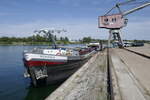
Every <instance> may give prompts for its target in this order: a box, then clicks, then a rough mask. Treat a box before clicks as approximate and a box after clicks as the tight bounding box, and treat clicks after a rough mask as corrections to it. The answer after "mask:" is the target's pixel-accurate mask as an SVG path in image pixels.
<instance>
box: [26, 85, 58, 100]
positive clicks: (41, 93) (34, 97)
mask: <svg viewBox="0 0 150 100" xmlns="http://www.w3.org/2000/svg"><path fill="white" fill-rule="evenodd" d="M60 85H61V83H57V84H53V85H47V86H42V87H37V88H35V87H33V86H32V85H30V86H29V87H28V93H27V95H26V97H25V100H44V99H45V98H46V97H47V96H49V95H50V94H51V93H52V92H53V91H54V90H55V89H56V88H57V87H59V86H60Z"/></svg>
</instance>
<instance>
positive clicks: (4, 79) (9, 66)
mask: <svg viewBox="0 0 150 100" xmlns="http://www.w3.org/2000/svg"><path fill="white" fill-rule="evenodd" d="M34 47H35V46H0V100H43V99H44V98H45V97H47V96H48V95H49V94H50V93H51V92H52V91H54V90H55V89H56V88H57V87H58V86H59V85H60V83H58V84H55V85H49V86H44V87H39V88H34V87H32V85H31V83H30V79H25V78H24V77H23V73H24V66H23V62H22V52H23V50H30V49H32V48H34Z"/></svg>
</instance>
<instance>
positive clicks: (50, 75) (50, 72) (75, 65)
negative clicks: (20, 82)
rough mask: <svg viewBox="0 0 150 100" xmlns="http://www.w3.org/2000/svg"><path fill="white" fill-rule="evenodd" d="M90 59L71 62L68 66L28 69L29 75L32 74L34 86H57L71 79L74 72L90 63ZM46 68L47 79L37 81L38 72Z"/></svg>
mask: <svg viewBox="0 0 150 100" xmlns="http://www.w3.org/2000/svg"><path fill="white" fill-rule="evenodd" d="M88 59H89V58H86V59H83V60H78V61H69V62H68V63H66V64H62V65H55V66H39V67H37V66H36V67H28V73H29V74H30V78H31V81H32V83H33V85H34V86H39V85H43V84H55V83H58V82H63V81H64V80H66V79H67V78H68V77H70V76H71V75H72V74H73V73H74V72H76V71H77V70H78V69H79V68H80V67H81V66H82V65H83V64H84V63H86V62H87V61H88ZM44 67H45V68H46V74H47V77H43V78H41V79H36V75H35V73H36V70H39V69H42V70H43V68H44Z"/></svg>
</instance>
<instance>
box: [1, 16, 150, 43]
mask: <svg viewBox="0 0 150 100" xmlns="http://www.w3.org/2000/svg"><path fill="white" fill-rule="evenodd" d="M42 28H56V29H62V28H64V29H66V30H67V32H66V33H61V34H57V35H58V36H67V37H69V38H71V39H81V38H83V37H85V36H91V37H92V38H99V39H107V38H108V30H107V29H99V28H98V26H97V20H90V19H89V20H88V21H87V20H85V19H84V20H82V19H80V20H74V21H72V20H69V21H63V22H62V21H57V22H50V21H36V22H30V23H25V24H16V25H13V24H12V25H2V24H0V33H3V34H0V36H5V35H6V36H19V37H20V36H30V35H32V33H33V31H34V30H36V29H42ZM149 32H150V21H143V22H130V23H128V26H127V27H125V28H123V34H122V36H123V37H122V38H123V39H147V40H150V33H149Z"/></svg>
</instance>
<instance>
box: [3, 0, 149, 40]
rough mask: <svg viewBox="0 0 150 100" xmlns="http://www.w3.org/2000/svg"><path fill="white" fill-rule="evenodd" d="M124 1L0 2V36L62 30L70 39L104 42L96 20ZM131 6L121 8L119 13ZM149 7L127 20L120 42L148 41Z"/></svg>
mask: <svg viewBox="0 0 150 100" xmlns="http://www.w3.org/2000/svg"><path fill="white" fill-rule="evenodd" d="M120 1H126V0H0V36H18V37H20V36H30V35H32V33H33V31H34V30H36V29H42V28H57V29H62V28H64V29H66V30H67V32H66V33H62V34H57V35H58V36H68V37H69V38H71V39H81V38H82V37H85V36H91V37H93V38H99V39H107V38H108V30H105V29H99V28H98V26H97V23H98V21H97V18H98V16H100V15H103V14H105V13H106V12H107V11H108V10H109V9H110V8H111V7H113V5H114V4H115V3H117V2H120ZM131 7H135V6H133V5H131V6H123V10H126V9H130V8H131ZM149 11H150V7H147V8H144V9H142V10H141V11H138V12H135V13H133V14H131V15H129V16H127V18H128V19H129V23H128V26H127V27H125V28H124V29H123V30H122V31H123V34H122V36H123V39H146V40H150V28H149V27H150V13H149Z"/></svg>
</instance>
